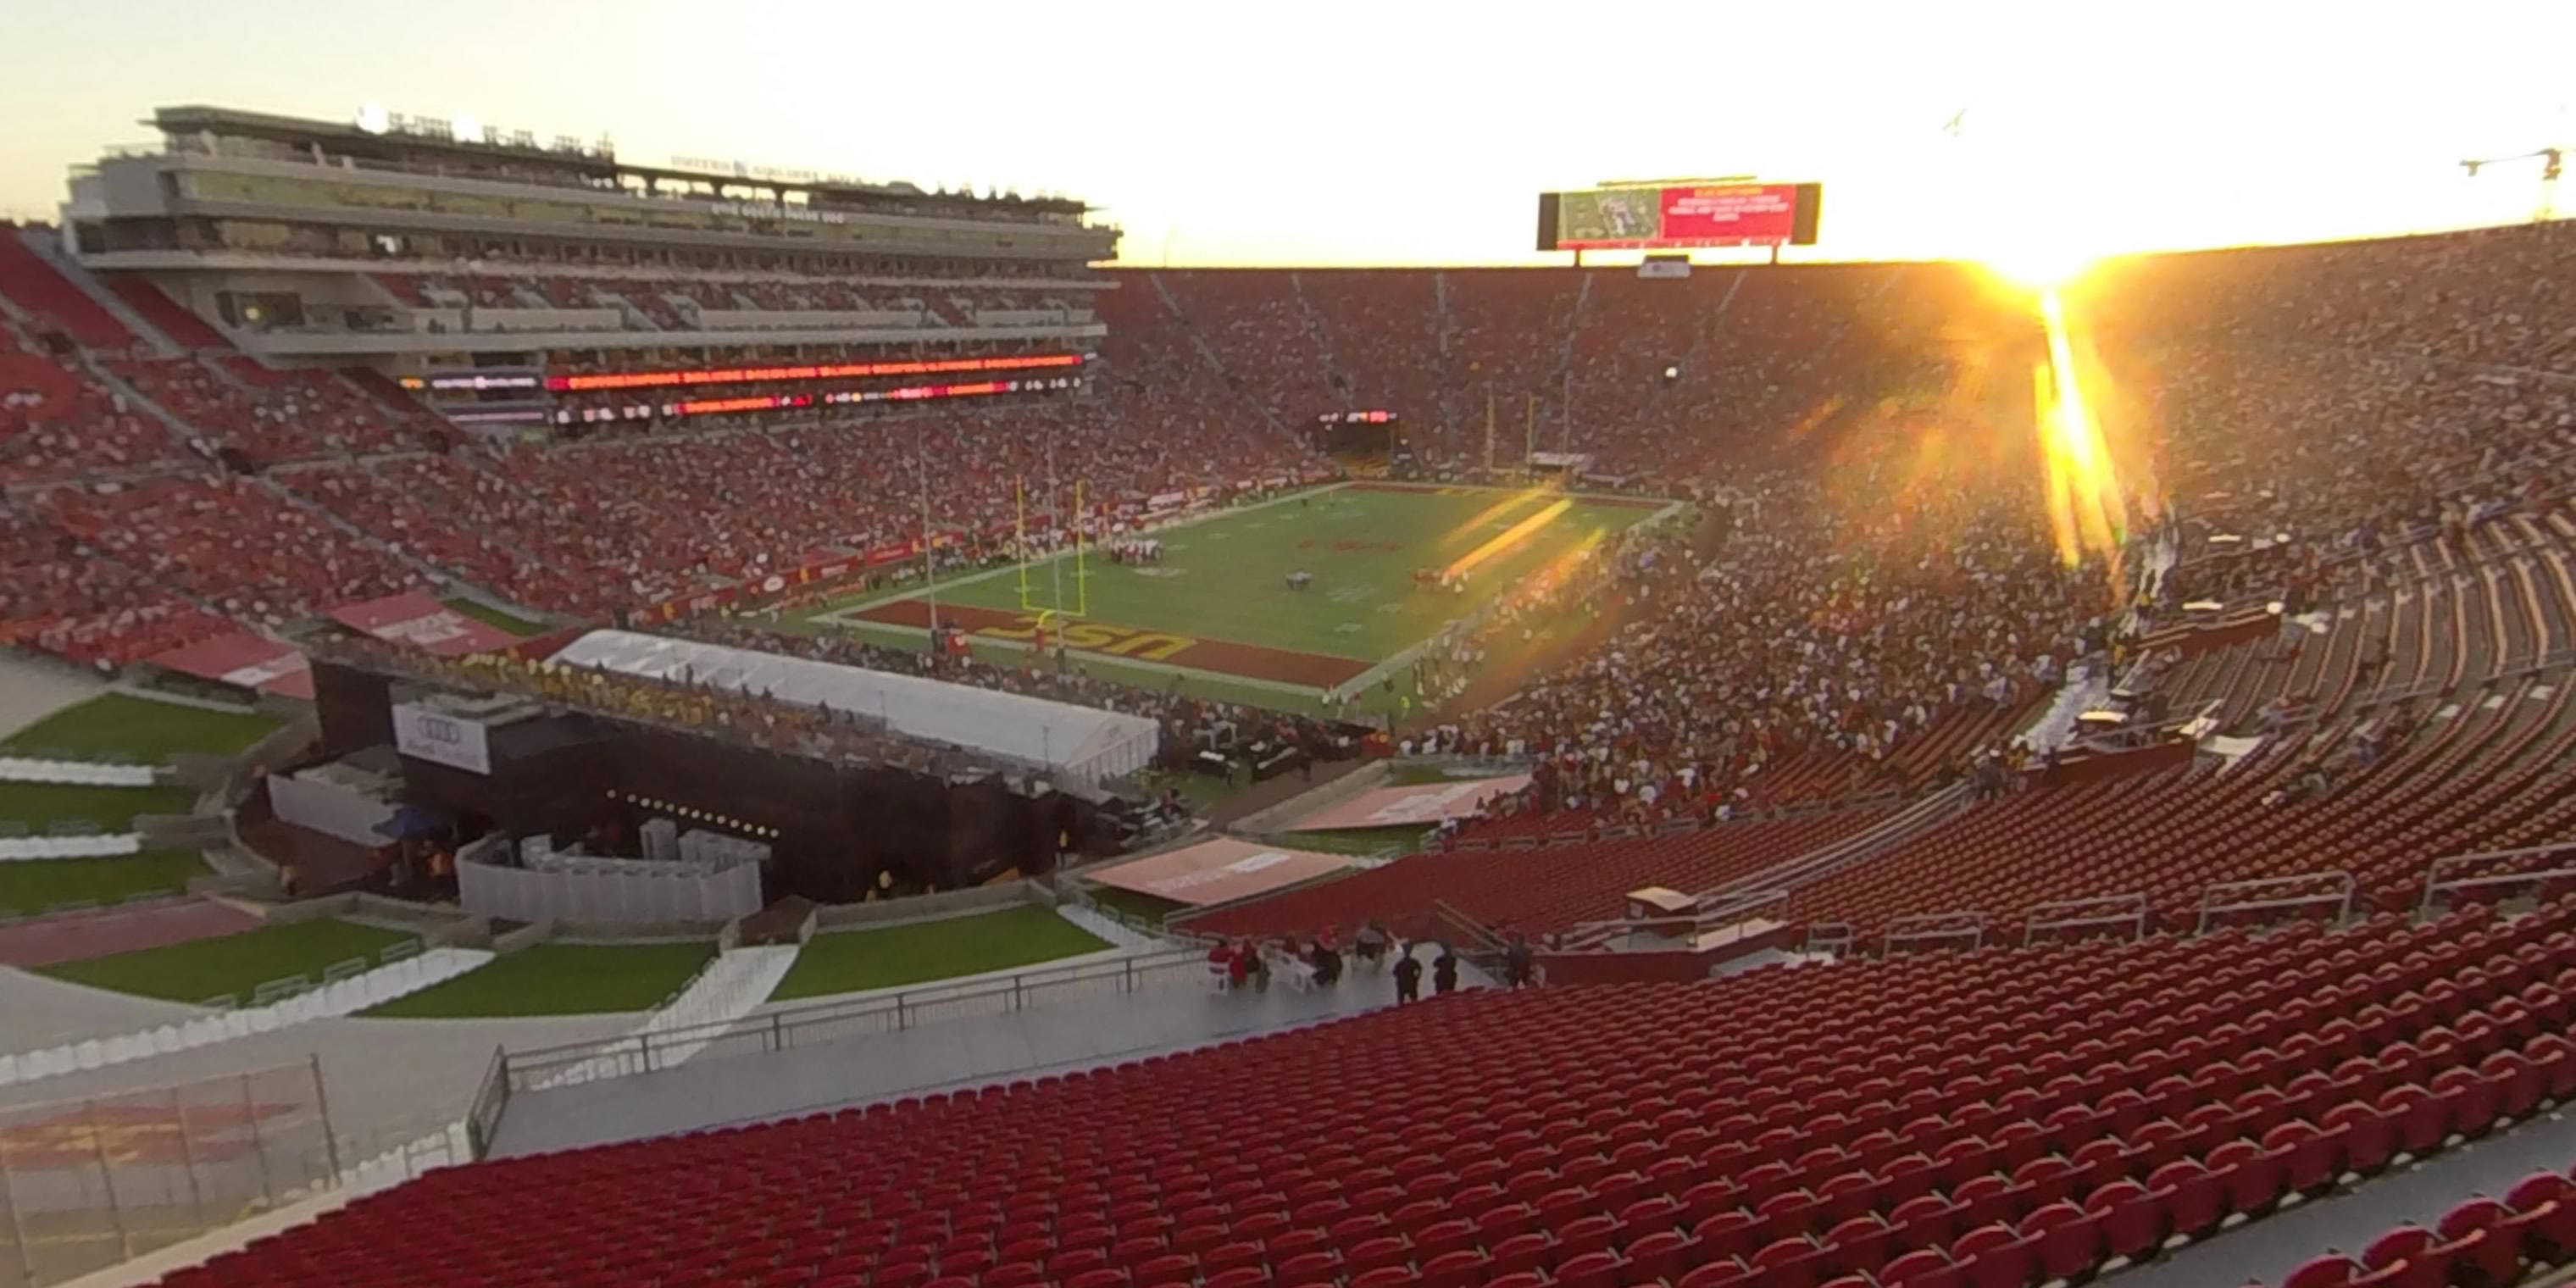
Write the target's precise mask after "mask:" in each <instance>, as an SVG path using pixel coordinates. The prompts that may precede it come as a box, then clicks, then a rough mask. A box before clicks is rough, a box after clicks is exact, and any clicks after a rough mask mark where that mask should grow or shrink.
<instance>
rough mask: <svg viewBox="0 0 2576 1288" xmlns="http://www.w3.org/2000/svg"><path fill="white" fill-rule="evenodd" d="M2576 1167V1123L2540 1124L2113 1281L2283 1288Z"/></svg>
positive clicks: (2126, 1286)
mask: <svg viewBox="0 0 2576 1288" xmlns="http://www.w3.org/2000/svg"><path fill="white" fill-rule="evenodd" d="M2570 1164H2576V1121H2570V1120H2569V1119H2568V1117H2567V1113H2566V1112H2565V1111H2563V1110H2562V1111H2561V1112H2557V1113H2548V1114H2542V1115H2541V1116H2539V1117H2537V1118H2534V1119H2532V1120H2531V1121H2529V1122H2525V1123H2521V1124H2518V1125H2517V1126H2515V1127H2514V1128H2513V1129H2512V1130H2511V1131H2506V1132H2501V1133H2498V1134H2496V1135H2493V1136H2489V1137H2488V1138H2486V1139H2485V1140H2482V1141H2478V1142H2475V1143H2474V1144H2470V1145H2466V1146H2462V1147H2461V1148H2458V1149H2453V1150H2448V1151H2446V1152H2443V1153H2440V1154H2436V1155H2434V1156H2432V1157H2431V1158H2428V1159H2425V1160H2424V1161H2422V1162H2419V1163H2416V1164H2414V1165H2413V1166H2411V1167H2409V1168H2407V1169H2406V1170H2404V1171H2402V1172H2393V1173H2389V1174H2386V1175H2383V1176H2380V1177H2378V1178H2377V1179H2375V1180H2372V1181H2369V1182H2366V1183H2364V1184H2363V1185H2361V1186H2360V1187H2358V1188H2356V1189H2354V1190H2352V1191H2351V1192H2349V1193H2345V1194H2337V1195H2334V1196H2332V1197H2330V1198H2325V1199H2320V1200H2316V1201H2314V1202H2309V1203H2302V1204H2300V1205H2298V1206H2297V1207H2293V1208H2290V1209H2289V1210H2287V1211H2284V1212H2276V1213H2273V1214H2272V1215H2270V1216H2267V1217H2265V1218H2263V1219H2262V1220H2260V1221H2254V1222H2250V1223H2248V1224H2246V1225H2243V1226H2240V1227H2238V1228H2236V1229H2234V1230H2231V1231H2228V1232H2226V1233H2224V1234H2221V1235H2219V1236H2217V1237H2216V1238H2213V1239H2205V1240H2203V1241H2201V1242H2199V1243H2196V1244H2193V1245H2192V1246H2190V1247H2188V1248H2184V1249H2182V1250H2181V1251H2179V1252H2176V1253H2174V1254H2173V1255H2172V1256H2171V1257H2168V1258H2166V1259H2165V1260H2163V1261H2160V1262H2157V1263H2156V1264H2154V1265H2151V1266H2142V1267H2140V1268H2138V1269H2135V1270H2130V1271H2127V1272H2124V1273H2122V1274H2120V1275H2117V1276H2115V1277H2114V1278H2112V1279H2111V1280H2110V1282H2111V1283H2114V1284H2117V1285H2118V1286H2119V1288H2234V1286H2235V1285H2241V1284H2247V1283H2263V1284H2278V1283H2280V1282H2281V1280H2282V1279H2284V1278H2286V1277H2287V1276H2288V1275H2289V1273H2290V1272H2291V1271H2293V1270H2296V1269H2298V1268H2299V1267H2300V1266H2301V1265H2303V1264H2305V1263H2306V1262H2308V1261H2309V1260H2311V1259H2313V1258H2316V1257H2322V1256H2324V1255H2326V1254H2327V1253H2328V1252H2334V1251H2341V1252H2346V1253H2350V1254H2352V1255H2353V1256H2356V1257H2358V1256H2359V1255H2360V1254H2361V1250H2362V1249H2363V1248H2366V1247H2368V1246H2370V1241H2371V1240H2373V1239H2376V1238H2378V1237H2379V1236H2381V1235H2383V1234H2386V1233H2388V1232H2389V1231H2390V1230H2392V1229H2394V1228H2396V1227H2397V1226H2399V1225H2402V1224H2404V1223H2406V1222H2409V1221H2412V1222H2414V1223H2415V1224H2417V1225H2420V1226H2423V1227H2424V1228H2426V1229H2428V1230H2429V1229H2431V1228H2433V1226H2434V1225H2435V1224H2437V1223H2438V1222H2440V1221H2441V1219H2442V1214H2443V1213H2445V1212H2448V1211H2450V1210H2451V1209H2452V1208H2453V1207H2455V1206H2457V1205H2458V1204H2459V1203H2460V1202H2461V1201H2462V1200H2464V1199H2466V1198H2468V1197H2470V1196H2471V1195H2474V1194H2485V1195H2487V1196H2489V1197H2492V1198H2502V1197H2503V1196H2504V1193H2505V1191H2507V1190H2510V1189H2512V1188H2513V1186H2514V1182H2516V1181H2519V1180H2521V1179H2522V1178H2523V1177H2526V1176H2529V1175H2531V1174H2532V1173H2533V1172H2539V1171H2555V1172H2565V1171H2566V1170H2567V1168H2568V1166H2569V1165H2570Z"/></svg>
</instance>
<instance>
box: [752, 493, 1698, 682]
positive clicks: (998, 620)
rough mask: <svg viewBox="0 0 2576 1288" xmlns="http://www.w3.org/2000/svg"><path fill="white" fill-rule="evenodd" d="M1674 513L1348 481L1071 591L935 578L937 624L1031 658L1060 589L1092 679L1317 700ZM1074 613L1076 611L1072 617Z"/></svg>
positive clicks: (921, 625) (1204, 526) (1600, 500)
mask: <svg viewBox="0 0 2576 1288" xmlns="http://www.w3.org/2000/svg"><path fill="white" fill-rule="evenodd" d="M1675 508H1678V507H1677V506H1675V505H1674V504H1672V503H1668V502H1664V501H1659V500H1647V499H1640V498H1630V497H1599V496H1584V495H1570V494H1566V493H1560V492H1553V491H1515V490H1511V489H1498V488H1469V487H1435V486H1420V485H1409V484H1391V483H1376V482H1359V483H1351V484H1343V485H1338V486H1335V487H1330V488H1325V489H1321V490H1318V491H1313V492H1307V493H1304V494H1301V495H1298V496H1293V497H1288V498H1283V499H1281V500H1278V501H1273V502H1268V503H1265V504H1262V505H1255V506H1246V507H1243V508H1241V509H1237V510H1227V511H1219V512H1217V513H1215V514H1211V515H1208V516H1206V517H1204V518H1200V519H1196V520H1193V521H1190V522H1187V523H1183V524H1176V525H1174V526H1172V527H1169V528H1165V529H1162V530H1161V531H1159V532H1156V533H1154V534H1153V535H1154V536H1155V537H1156V538H1158V539H1160V540H1161V541H1162V543H1163V549H1164V557H1163V559H1162V560H1161V561H1160V562H1159V563H1154V564H1147V565H1142V566H1131V565H1121V564H1115V563H1112V562H1110V561H1109V560H1108V559H1107V557H1106V556H1105V555H1104V554H1102V553H1101V552H1099V551H1098V550H1096V549H1095V550H1091V551H1087V552H1086V554H1085V558H1084V560H1083V566H1082V569H1081V575H1080V576H1079V577H1077V575H1076V566H1075V563H1074V561H1073V557H1072V555H1071V554H1070V553H1065V554H1058V555H1055V556H1051V557H1050V558H1048V559H1042V560H1037V561H1033V562H1031V563H1030V564H1028V565H1027V566H1026V567H1025V569H1023V568H1022V567H1021V566H1018V565H1013V566H1011V567H1006V568H999V569H991V570H987V571H983V572H979V573H973V574H969V575H967V576H965V577H961V578H958V579H956V580H954V581H943V582H941V583H940V585H939V587H938V612H939V616H940V618H941V620H942V621H945V622H951V623H956V624H959V625H962V626H964V627H965V628H966V629H967V631H968V633H969V638H970V642H971V643H972V644H973V645H975V646H978V650H979V652H983V651H988V650H1002V651H1004V652H1005V653H1006V654H1007V653H1008V652H1012V651H1024V650H1025V649H1026V648H1027V647H1028V641H1029V640H1030V639H1031V637H1032V636H1033V635H1034V634H1035V629H1034V627H1035V623H1036V622H1037V620H1038V618H1039V615H1040V611H1041V610H1045V609H1049V608H1053V607H1055V606H1056V600H1055V596H1056V595H1057V594H1058V593H1059V589H1060V590H1061V593H1062V595H1063V598H1064V604H1063V607H1064V608H1065V609H1066V610H1067V612H1066V614H1065V617H1073V618H1074V620H1072V621H1070V622H1068V623H1067V624H1066V626H1065V639H1066V642H1067V644H1068V646H1069V649H1070V651H1071V652H1072V653H1074V654H1075V655H1076V656H1077V657H1078V658H1080V659H1081V661H1082V662H1083V664H1084V666H1085V667H1086V668H1087V669H1089V668H1095V667H1100V668H1106V669H1107V670H1109V671H1112V672H1125V673H1127V674H1124V675H1121V676H1120V677H1119V678H1127V679H1134V680H1139V681H1143V682H1153V681H1156V680H1164V679H1169V678H1170V677H1173V676H1175V675H1178V676H1181V677H1185V678H1187V679H1188V680H1191V681H1195V682H1199V683H1203V684H1207V685H1210V686H1213V687H1215V688H1217V689H1220V690H1253V691H1262V690H1266V691H1269V692H1270V693H1272V694H1273V695H1286V696H1289V697H1292V698H1299V699H1305V700H1312V699H1313V698H1315V697H1316V696H1317V695H1319V694H1320V693H1322V692H1323V691H1324V690H1326V689H1329V688H1336V687H1340V688H1345V689H1347V688H1348V687H1349V686H1351V685H1353V684H1354V682H1358V683H1362V684H1374V683H1375V682H1376V680H1377V679H1378V678H1379V674H1381V670H1380V669H1381V668H1383V667H1386V666H1388V665H1389V664H1390V663H1400V662H1401V661H1403V660H1405V659H1406V658H1407V657H1408V656H1409V654H1410V651H1411V650H1413V649H1414V648H1416V647H1417V646H1419V645H1421V644H1422V643H1424V642H1426V641H1428V640H1430V639H1432V638H1434V637H1435V636H1437V635H1438V634H1439V633H1440V631H1441V630H1442V629H1444V628H1445V627H1446V626H1447V625H1448V624H1449V623H1451V622H1452V621H1454V620H1456V619H1458V618H1460V617H1462V616H1465V615H1467V614H1468V613H1470V612H1473V611H1474V610H1476V609H1478V608H1481V607H1482V606H1483V605H1485V604H1486V603H1489V602H1491V601H1492V600H1493V598H1495V597H1496V596H1497V595H1499V594H1500V593H1502V592H1503V591H1504V590H1506V589H1508V588H1510V587H1512V586H1515V585H1519V584H1521V583H1522V582H1523V581H1525V580H1526V579H1528V578H1530V577H1532V576H1534V575H1538V574H1541V573H1543V572H1544V571H1546V570H1547V569H1548V568H1549V567H1550V566H1551V565H1554V564H1557V563H1559V562H1560V561H1562V560H1565V559H1567V558H1569V557H1570V556H1572V555H1574V554H1575V553H1576V552H1577V551H1579V550H1581V549H1584V548H1587V547H1589V546H1592V545H1596V544H1598V543H1600V542H1602V541H1604V540H1606V539H1607V538H1609V537H1611V536H1614V535H1616V534H1617V533H1619V532H1621V531H1623V530H1625V529H1627V528H1629V527H1632V526H1635V525H1636V524H1638V523H1641V522H1644V521H1646V520H1648V519H1650V518H1655V517H1659V516H1660V515H1662V514H1664V513H1666V512H1668V511H1670V510H1672V509H1675ZM1461 563H1464V564H1466V565H1469V566H1470V567H1471V571H1470V573H1469V580H1468V588H1467V591H1466V593H1464V594H1458V593H1451V592H1444V591H1438V590H1427V589H1416V588H1415V586H1414V584H1413V575H1414V571H1415V570H1416V569H1420V568H1444V567H1450V566H1453V565H1458V564H1461ZM1297 571H1304V572H1308V573H1311V574H1312V575H1313V579H1314V580H1313V585H1312V587H1311V588H1310V589H1307V590H1303V591H1297V590H1290V589H1288V588H1287V585H1286V582H1287V578H1288V574H1290V573H1291V572H1297ZM1024 587H1025V593H1026V595H1027V596H1028V598H1027V602H1026V605H1025V606H1024V605H1023V601H1022V595H1023V593H1024ZM1077 608H1080V609H1084V610H1087V611H1084V612H1082V613H1081V614H1079V616H1078V617H1077V616H1075V615H1074V614H1073V613H1072V612H1071V610H1073V609H1077ZM929 620H930V604H929V601H928V597H927V596H926V595H924V593H923V591H922V588H920V587H911V588H906V589H901V590H897V591H894V592H892V593H878V594H875V595H872V596H860V597H854V598H852V599H850V600H845V601H842V602H839V603H834V604H828V605H825V606H823V607H821V608H819V609H811V610H807V611H806V612H804V613H801V614H797V615H795V616H794V617H791V618H790V619H789V621H788V622H787V623H786V624H787V625H789V626H791V627H797V628H802V629H809V630H847V631H854V632H857V633H859V634H862V635H866V636H869V637H872V638H878V639H881V640H887V641H894V642H902V643H906V644H909V645H910V646H913V647H920V646H921V645H922V643H923V642H924V640H925V639H926V637H927V626H928V624H929ZM1058 620H1064V619H1063V618H1061V617H1060V618H1059V619H1058ZM1222 696H1238V695H1237V694H1234V693H1225V694H1223V695H1222ZM1381 696H1383V695H1381ZM1277 704H1278V703H1277V702H1276V700H1275V698H1274V701H1273V702H1272V703H1271V705H1277Z"/></svg>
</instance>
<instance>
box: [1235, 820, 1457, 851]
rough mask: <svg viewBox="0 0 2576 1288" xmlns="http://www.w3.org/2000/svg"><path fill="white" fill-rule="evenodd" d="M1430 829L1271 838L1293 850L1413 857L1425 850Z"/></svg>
mask: <svg viewBox="0 0 2576 1288" xmlns="http://www.w3.org/2000/svg"><path fill="white" fill-rule="evenodd" d="M1430 832H1431V829H1430V828H1427V827H1412V826H1406V827H1346V828H1338V829H1327V830H1325V831H1321V832H1281V833H1278V834H1276V835H1274V836H1271V837H1269V838H1268V840H1269V842H1270V843H1271V844H1273V845H1281V846H1286V847H1287V848H1289V849H1292V850H1321V851H1323V852H1324V853H1326V854H1383V853H1387V852H1390V851H1391V852H1393V853H1397V854H1412V853H1414V852H1416V851H1418V850H1420V849H1421V848H1422V838H1423V837H1425V836H1427V835H1429V834H1430Z"/></svg>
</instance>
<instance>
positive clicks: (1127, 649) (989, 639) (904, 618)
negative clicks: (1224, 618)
mask: <svg viewBox="0 0 2576 1288" xmlns="http://www.w3.org/2000/svg"><path fill="white" fill-rule="evenodd" d="M1038 616H1039V615H1038V614H1037V613H1031V612H1013V611H1011V610H1008V609H1000V608H985V607H981V606H979V605H974V604H941V605H940V606H939V619H940V620H941V621H942V622H944V623H949V624H952V625H956V626H959V627H962V628H964V629H965V631H966V633H967V634H968V635H969V636H970V637H972V638H973V639H975V640H976V641H977V642H978V643H988V644H998V645H1001V646H1003V647H1005V648H1020V649H1028V648H1034V647H1035V643H1034V640H1035V637H1036V635H1037V626H1038ZM841 619H842V620H844V621H849V622H865V623H868V624H870V625H874V626H891V627H897V628H900V629H904V630H911V631H919V632H921V633H923V634H925V635H927V634H928V633H929V631H930V604H929V602H928V601H926V600H921V599H895V600H888V601H885V602H883V603H877V604H871V605H869V606H868V607H866V608H861V609H855V610H852V611H850V612H847V613H844V614H842V615H841ZM1055 629H1060V630H1062V631H1063V633H1064V642H1065V647H1066V649H1067V650H1068V651H1071V652H1075V653H1081V654H1085V655H1088V656H1094V657H1101V658H1107V659H1110V660H1113V661H1119V662H1139V663H1147V664H1152V665H1156V666H1163V667H1167V668H1170V669H1172V670H1177V671H1181V672H1184V673H1188V674H1194V675H1203V676H1206V677H1208V678H1210V679H1222V680H1243V681H1249V682H1252V683H1256V684H1262V685H1266V686H1268V687H1271V688H1278V689H1288V690H1292V691H1301V692H1302V691H1309V690H1311V691H1321V690H1324V689H1330V688H1337V687H1340V686H1342V685H1345V684H1348V683H1349V682H1350V681H1352V680H1353V679H1356V678H1358V677H1359V676H1361V675H1363V674H1365V673H1367V672H1368V671H1369V670H1370V669H1371V668H1372V667H1373V666H1374V665H1375V664H1374V663H1371V662H1366V661H1362V660H1360V659H1357V658H1348V657H1333V656H1331V655H1329V654H1324V653H1300V652H1297V651H1295V650H1292V649H1282V648H1269V647H1266V646H1263V645H1260V644H1245V643H1241V642H1238V641H1235V640H1217V639H1204V638H1201V637H1198V636H1193V635H1179V634H1174V633H1172V632H1169V631H1147V630H1141V629H1138V628H1136V627H1132V626H1118V625H1113V624H1111V623H1108V622H1098V621H1088V620H1076V621H1070V622H1064V623H1061V624H1060V625H1059V626H1058V627H1056V628H1055Z"/></svg>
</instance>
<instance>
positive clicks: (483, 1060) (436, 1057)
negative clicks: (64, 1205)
mask: <svg viewBox="0 0 2576 1288" xmlns="http://www.w3.org/2000/svg"><path fill="white" fill-rule="evenodd" d="M13 1000H14V999H13ZM634 1023H635V1017H634V1016H632V1015H569V1016H551V1017H547V1018H543V1019H522V1020H369V1019H338V1020H315V1021H312V1022H311V1023H307V1024H298V1025H295V1026H294V1027H292V1028H285V1029H279V1030H277V1031H276V1032H273V1033H262V1034H256V1035H254V1036H251V1037H246V1038H240V1039H236V1040H234V1041H230V1042H219V1043H216V1044H214V1045H212V1046H204V1047H199V1048H197V1049H195V1050H192V1051H180V1052H175V1053H172V1054H169V1055H163V1056H156V1057H154V1058H152V1059H149V1060H137V1061H134V1062H132V1063H129V1064H121V1065H113V1066H110V1067H108V1068H104V1069H92V1070H86V1071H83V1072H78V1073H67V1074H62V1075H60V1076H57V1077H51V1078H45V1079H42V1080H39V1081H36V1082H29V1083H20V1084H18V1085H17V1086H13V1087H0V1110H6V1109H9V1108H13V1107H17V1106H23V1105H34V1104H50V1103H56V1102H61V1101H67V1100H77V1099H81V1098H83V1097H90V1096H100V1095H110V1094H115V1093H118V1092H127V1091H136V1090H141V1089H145V1088H152V1087H166V1086H170V1085H173V1084H176V1083H185V1082H193V1081H197V1080H200V1079H209V1078H229V1077H237V1076H239V1075H241V1074H244V1073H252V1072H257V1071H260V1070H266V1069H273V1068H276V1067H278V1066H281V1065H301V1064H303V1063H305V1062H306V1061H308V1060H311V1059H313V1058H315V1057H316V1056H319V1057H320V1059H321V1061H322V1078H323V1085H324V1088H325V1090H326V1091H327V1093H328V1094H329V1096H330V1100H331V1125H332V1129H333V1132H334V1134H335V1135H337V1136H338V1137H339V1138H340V1141H341V1146H342V1148H341V1152H342V1154H343V1156H345V1157H349V1158H363V1157H368V1156H371V1155H373V1154H376V1153H380V1152H382V1151H384V1150H387V1149H391V1148H394V1147H395V1146H398V1145H401V1144H403V1143H405V1142H408V1141H411V1140H415V1139H418V1138H420V1137H422V1136H425V1135H429V1134H432V1133H435V1132H439V1131H443V1130H445V1129H446V1128H447V1126H448V1125H449V1124H451V1123H454V1122H455V1121H456V1120H457V1119H459V1118H461V1117H463V1116H464V1113H465V1110H466V1107H467V1106H468V1105H469V1104H471V1103H472V1101H473V1099H474V1093H475V1091H476V1090H477V1089H479V1088H480V1087H481V1086H482V1085H483V1075H484V1074H485V1073H486V1072H487V1071H488V1070H489V1069H490V1068H491V1064H492V1053H493V1051H494V1050H496V1049H498V1048H500V1047H502V1046H505V1045H507V1046H514V1047H529V1046H543V1045H547V1044H549V1043H556V1042H580V1041H587V1040H592V1039H597V1038H603V1037H608V1036H610V1035H612V1034H615V1033H618V1032H622V1031H624V1030H625V1029H627V1028H630V1027H632V1026H633V1025H634Z"/></svg>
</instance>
